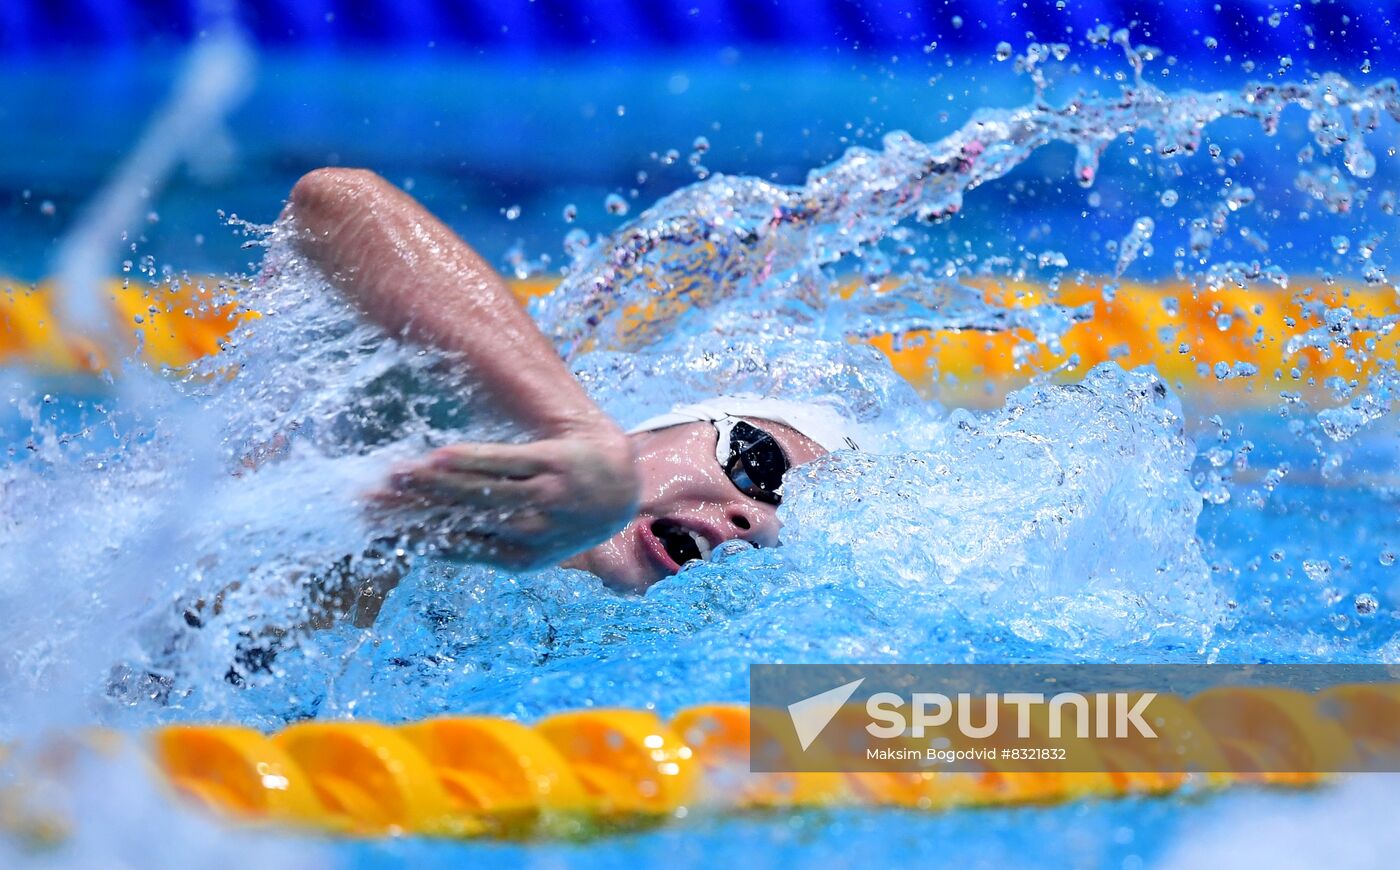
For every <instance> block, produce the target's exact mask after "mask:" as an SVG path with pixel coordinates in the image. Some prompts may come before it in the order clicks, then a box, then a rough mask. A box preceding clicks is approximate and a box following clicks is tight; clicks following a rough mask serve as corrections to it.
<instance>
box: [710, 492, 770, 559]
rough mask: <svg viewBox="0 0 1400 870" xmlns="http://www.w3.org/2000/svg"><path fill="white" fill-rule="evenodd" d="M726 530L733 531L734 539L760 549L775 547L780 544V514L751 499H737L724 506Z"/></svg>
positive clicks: (732, 536)
mask: <svg viewBox="0 0 1400 870" xmlns="http://www.w3.org/2000/svg"><path fill="white" fill-rule="evenodd" d="M723 511H724V528H725V530H726V531H732V532H733V534H732V535H731V536H730V537H731V538H732V539H738V540H741V541H748V542H749V543H750V544H753V545H755V546H758V547H773V546H776V545H777V543H778V527H779V525H780V524H779V523H778V512H777V510H776V509H775V508H774V507H773V506H772V505H767V504H763V503H762V502H758V501H754V500H753V499H750V498H743V497H740V498H737V499H734V500H732V501H730V502H728V503H727V504H725V505H723Z"/></svg>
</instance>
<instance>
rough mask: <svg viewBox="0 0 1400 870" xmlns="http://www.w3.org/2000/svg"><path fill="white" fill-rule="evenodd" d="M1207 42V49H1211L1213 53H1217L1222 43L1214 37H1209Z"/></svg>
mask: <svg viewBox="0 0 1400 870" xmlns="http://www.w3.org/2000/svg"><path fill="white" fill-rule="evenodd" d="M1205 42H1206V48H1208V49H1210V50H1211V51H1215V48H1216V46H1218V45H1220V43H1219V42H1218V41H1217V40H1216V38H1215V37H1214V36H1207V37H1206V40H1205Z"/></svg>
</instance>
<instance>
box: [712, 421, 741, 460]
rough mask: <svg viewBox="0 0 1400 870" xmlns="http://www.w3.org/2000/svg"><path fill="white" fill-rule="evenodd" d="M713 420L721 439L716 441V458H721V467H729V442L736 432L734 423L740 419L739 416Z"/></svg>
mask: <svg viewBox="0 0 1400 870" xmlns="http://www.w3.org/2000/svg"><path fill="white" fill-rule="evenodd" d="M711 422H713V423H714V424H715V431H716V432H718V433H719V439H718V440H716V441H715V459H717V460H719V467H720V468H728V467H729V452H730V443H729V442H730V440H731V438H732V437H733V434H734V424H736V423H738V422H740V421H739V419H738V418H737V417H721V418H720V419H718V420H713V421H711Z"/></svg>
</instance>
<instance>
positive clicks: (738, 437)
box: [714, 418, 792, 505]
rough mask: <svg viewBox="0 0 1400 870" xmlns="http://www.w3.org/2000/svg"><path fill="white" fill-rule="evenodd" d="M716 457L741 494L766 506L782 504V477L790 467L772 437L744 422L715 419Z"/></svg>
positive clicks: (731, 419) (780, 448)
mask: <svg viewBox="0 0 1400 870" xmlns="http://www.w3.org/2000/svg"><path fill="white" fill-rule="evenodd" d="M714 422H715V429H717V430H719V443H718V444H717V445H716V447H715V456H716V457H717V458H718V459H719V462H720V465H721V466H722V467H723V468H724V473H725V474H726V475H728V476H729V480H730V481H731V482H732V483H733V484H734V486H735V487H737V488H738V490H739V491H740V492H742V493H743V494H744V495H746V496H748V497H749V498H752V499H755V500H757V501H761V502H764V503H766V504H771V505H776V504H779V503H781V502H782V500H783V496H782V493H781V490H782V488H783V475H784V474H786V473H787V470H788V469H789V468H791V467H792V466H791V464H790V463H789V462H788V458H787V454H786V453H784V452H783V448H782V447H780V446H778V442H777V441H776V440H775V439H774V438H773V436H772V435H770V434H768V433H767V432H765V431H763V430H762V429H760V428H758V427H757V426H754V425H751V424H749V423H745V422H744V421H743V420H735V419H733V418H726V419H723V420H716V421H714Z"/></svg>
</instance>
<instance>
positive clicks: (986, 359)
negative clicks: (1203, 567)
mask: <svg viewBox="0 0 1400 870" xmlns="http://www.w3.org/2000/svg"><path fill="white" fill-rule="evenodd" d="M554 283H555V282H554V279H543V278H538V279H530V280H526V281H517V282H513V286H514V288H515V290H516V292H517V293H518V294H519V295H520V296H521V297H522V298H525V297H529V296H533V295H538V294H540V293H544V292H547V291H548V290H549V289H551V288H552V287H553V286H554ZM1297 286H1298V287H1300V288H1301V289H1297V290H1283V289H1280V288H1277V287H1272V286H1271V287H1264V288H1259V287H1252V288H1246V287H1239V286H1227V287H1220V288H1216V289H1213V290H1207V291H1196V290H1193V288H1192V287H1191V286H1190V285H1189V284H1187V283H1185V282H1162V283H1123V284H1121V285H1119V286H1118V287H1117V289H1116V292H1115V293H1114V294H1112V298H1110V299H1106V298H1105V295H1104V292H1103V289H1102V282H1096V281H1092V280H1084V281H1081V282H1078V283H1068V282H1067V283H1064V284H1062V285H1061V286H1060V287H1058V288H1056V290H1055V292H1054V300H1055V301H1056V302H1057V303H1059V304H1061V305H1065V306H1082V305H1088V306H1092V309H1093V318H1092V319H1091V320H1089V321H1087V322H1083V323H1076V324H1074V325H1073V326H1071V327H1070V328H1069V329H1068V330H1067V331H1066V332H1065V334H1064V336H1063V339H1062V341H1061V342H1060V346H1059V347H1056V348H1053V349H1052V348H1051V347H1049V346H1047V345H1045V344H1042V343H1040V342H1038V341H1037V340H1036V338H1035V336H1033V335H1032V334H1031V333H1030V332H1029V331H1028V330H1026V329H1019V328H1018V329H1012V330H1010V331H1007V332H989V331H983V330H974V329H964V330H941V331H933V332H930V331H915V332H910V333H905V334H903V335H898V336H880V337H877V338H874V339H871V343H872V344H873V345H874V346H875V347H878V348H880V349H881V350H882V351H884V352H885V353H886V354H887V355H888V356H889V357H890V358H891V360H892V361H893V363H894V366H895V368H896V369H897V370H898V371H899V372H900V373H901V374H902V375H904V376H905V377H906V378H907V379H909V381H910V382H911V383H914V384H915V385H917V386H920V387H922V388H925V389H927V390H929V391H931V392H934V393H936V394H937V395H939V396H940V397H941V398H944V399H946V400H950V401H960V402H973V403H976V402H979V401H996V400H997V399H998V398H999V396H1000V395H1002V394H1004V393H1005V392H1006V390H1007V389H1010V388H1012V387H1014V386H1016V385H1018V384H1020V383H1024V382H1025V381H1027V380H1028V379H1029V378H1030V377H1031V376H1032V375H1034V374H1035V373H1036V372H1041V371H1046V370H1050V369H1055V368H1064V369H1065V370H1066V371H1067V373H1070V372H1074V371H1078V372H1082V371H1085V370H1087V369H1088V368H1089V367H1091V366H1093V365H1095V364H1097V363H1100V362H1103V361H1106V360H1118V361H1119V362H1120V363H1121V364H1123V365H1124V366H1127V367H1132V366H1138V365H1144V364H1151V365H1154V366H1156V368H1157V370H1158V371H1159V372H1161V373H1162V374H1163V376H1164V377H1165V378H1166V379H1167V380H1168V381H1169V382H1171V383H1173V384H1175V385H1177V386H1178V387H1180V388H1181V389H1185V390H1193V391H1208V392H1213V393H1216V394H1219V395H1221V396H1222V397H1223V398H1225V399H1227V400H1230V401H1241V402H1248V401H1251V400H1254V401H1270V400H1273V399H1274V398H1276V397H1277V395H1278V392H1279V391H1280V390H1291V391H1301V392H1309V391H1315V390H1317V389H1320V388H1321V386H1322V385H1324V384H1325V383H1326V382H1327V381H1328V379H1330V378H1341V379H1342V380H1343V381H1346V382H1351V381H1356V380H1360V379H1364V378H1365V377H1367V376H1368V375H1370V374H1371V373H1372V372H1373V371H1374V370H1375V367H1376V360H1377V359H1390V360H1394V359H1395V358H1396V348H1395V341H1396V339H1395V337H1394V336H1392V335H1389V334H1377V333H1376V332H1374V331H1352V330H1351V328H1350V327H1347V328H1344V329H1342V330H1341V331H1340V332H1338V333H1337V336H1338V340H1337V341H1336V342H1335V343H1334V346H1333V347H1332V348H1331V349H1330V350H1322V349H1317V348H1311V347H1309V348H1304V349H1302V350H1301V351H1299V352H1297V353H1294V354H1289V353H1287V352H1286V348H1285V342H1286V337H1287V336H1290V335H1295V334H1298V333H1300V332H1303V331H1305V330H1308V329H1314V328H1321V327H1324V326H1325V324H1324V319H1323V318H1324V317H1325V310H1326V309H1329V308H1337V307H1339V306H1345V307H1346V308H1347V309H1348V311H1350V312H1351V314H1352V315H1353V316H1355V317H1361V316H1370V317H1381V316H1386V315H1393V314H1396V313H1400V303H1397V299H1396V295H1395V294H1394V293H1393V292H1392V291H1390V290H1389V289H1387V288H1376V287H1369V286H1348V285H1344V284H1338V283H1335V282H1327V281H1317V282H1311V283H1309V282H1303V283H1301V284H1298V285H1297ZM979 287H980V288H981V290H982V292H983V293H984V295H985V298H986V299H987V300H988V301H989V302H991V303H993V304H995V305H999V306H1002V307H1005V308H1021V307H1025V306H1028V305H1033V304H1038V303H1040V302H1043V301H1045V300H1046V299H1047V298H1049V297H1050V290H1049V289H1048V288H1047V287H1045V286H1041V285H1035V284H1030V283H1017V282H997V283H995V284H993V283H987V284H985V285H979ZM107 290H108V292H109V294H110V297H111V300H112V303H111V304H112V306H113V308H114V310H115V312H116V313H117V316H118V322H121V323H124V324H128V325H129V328H130V331H131V335H130V338H131V341H132V342H133V344H134V343H135V342H138V341H139V342H140V347H141V350H142V352H143V354H144V356H145V357H146V358H147V359H148V360H149V361H151V362H152V363H154V364H157V365H167V366H172V367H178V366H182V365H185V364H187V363H188V362H190V361H191V360H194V359H197V358H199V357H201V356H204V355H206V354H210V353H215V352H217V351H218V349H219V347H220V342H221V341H222V340H223V339H224V338H225V337H226V336H227V335H228V334H229V333H230V332H231V331H232V330H233V329H234V327H235V326H237V325H238V324H239V323H240V322H242V321H243V320H245V319H247V318H249V317H255V316H256V315H255V314H254V313H252V312H248V311H246V310H241V309H240V308H239V307H238V306H237V305H236V304H235V303H234V302H233V301H232V300H233V298H234V297H235V296H236V295H237V287H236V285H233V284H230V283H228V282H220V281H218V280H217V279H210V278H206V279H183V280H173V281H171V282H169V283H166V284H163V285H161V286H159V287H151V286H148V285H145V284H141V283H139V282H134V281H127V280H113V281H111V282H110V283H109V285H108V287H107ZM7 362H9V363H16V362H23V363H27V364H31V365H34V366H37V367H40V368H42V369H46V370H50V371H66V372H73V371H93V370H96V369H98V368H100V367H101V366H102V365H103V360H102V359H101V355H100V353H99V351H98V346H97V345H96V343H94V342H93V341H91V340H90V339H89V338H86V337H83V336H75V335H68V334H65V333H64V332H63V331H62V330H61V329H60V328H59V327H58V325H57V321H56V317H55V314H54V310H53V298H52V292H51V288H50V287H49V286H48V285H47V284H39V285H37V286H26V285H22V284H19V283H17V282H13V281H4V280H3V279H0V364H4V363H7ZM1222 367H1223V370H1224V371H1226V372H1228V375H1229V376H1228V377H1225V378H1221V377H1220V374H1221V371H1222Z"/></svg>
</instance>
